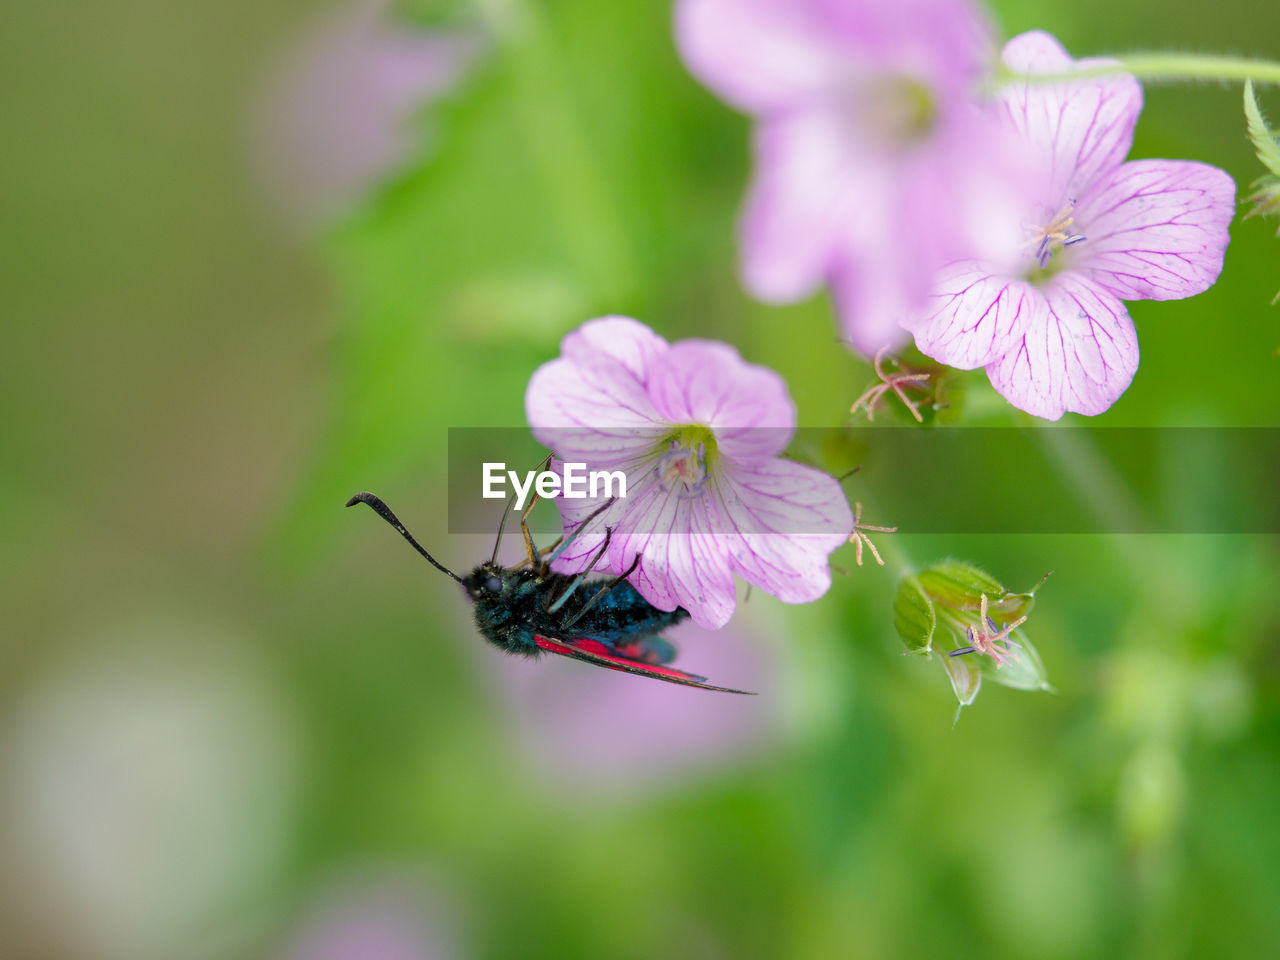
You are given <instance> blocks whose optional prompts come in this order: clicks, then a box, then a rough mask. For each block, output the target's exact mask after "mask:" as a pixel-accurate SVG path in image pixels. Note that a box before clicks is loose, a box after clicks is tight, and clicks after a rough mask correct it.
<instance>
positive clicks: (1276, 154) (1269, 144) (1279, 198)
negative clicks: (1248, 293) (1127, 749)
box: [1244, 80, 1280, 306]
mask: <svg viewBox="0 0 1280 960" xmlns="http://www.w3.org/2000/svg"><path fill="white" fill-rule="evenodd" d="M1244 118H1245V126H1246V128H1247V129H1248V132H1249V140H1250V142H1252V143H1253V149H1254V152H1256V153H1257V155H1258V159H1259V160H1260V161H1261V162H1262V165H1263V166H1264V167H1266V168H1267V170H1268V171H1270V172H1269V173H1266V174H1264V175H1263V176H1261V177H1259V178H1258V179H1257V180H1255V181H1254V182H1253V184H1252V188H1253V192H1252V193H1251V194H1249V196H1247V197H1245V198H1244V199H1245V203H1250V204H1252V205H1253V208H1252V209H1251V210H1250V211H1249V212H1248V213H1246V214H1245V218H1246V219H1247V218H1249V217H1267V216H1274V215H1276V214H1280V131H1276V130H1272V129H1270V128H1268V127H1267V120H1266V117H1264V116H1263V115H1262V108H1261V107H1259V106H1258V98H1257V97H1256V96H1254V93H1253V82H1252V81H1250V80H1246V81H1245V84H1244ZM1276 236H1280V230H1277V231H1276ZM1278 301H1280V292H1277V293H1276V295H1275V296H1274V297H1273V298H1272V299H1271V303H1272V305H1273V306H1274V305H1275V304H1276V303H1277V302H1278Z"/></svg>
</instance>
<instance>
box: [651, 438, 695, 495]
mask: <svg viewBox="0 0 1280 960" xmlns="http://www.w3.org/2000/svg"><path fill="white" fill-rule="evenodd" d="M653 473H654V476H656V477H657V478H658V481H659V482H660V483H661V484H662V486H663V487H664V488H665V489H667V490H675V491H676V495H677V496H679V497H682V498H684V497H696V496H697V495H698V494H700V493H702V488H703V487H705V486H706V485H707V448H706V445H705V444H703V443H699V444H698V446H697V447H696V448H693V447H686V446H681V444H680V441H679V440H672V441H671V448H670V449H669V450H668V451H667V452H666V453H664V454H663V455H662V456H661V457H660V458H659V459H658V464H657V466H656V467H654V468H653Z"/></svg>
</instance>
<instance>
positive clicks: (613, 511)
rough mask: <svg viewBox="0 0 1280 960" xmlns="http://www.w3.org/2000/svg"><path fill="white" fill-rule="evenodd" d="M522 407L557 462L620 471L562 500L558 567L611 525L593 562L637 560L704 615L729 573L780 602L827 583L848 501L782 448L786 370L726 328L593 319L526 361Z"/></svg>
mask: <svg viewBox="0 0 1280 960" xmlns="http://www.w3.org/2000/svg"><path fill="white" fill-rule="evenodd" d="M525 409H526V412H527V414H528V418H529V423H530V425H531V426H532V427H533V433H534V436H535V437H537V438H538V441H539V442H540V443H543V444H544V445H546V446H547V447H549V448H550V449H551V450H553V451H554V452H555V454H556V455H557V456H558V457H559V458H560V460H561V461H562V462H563V461H569V462H574V463H584V464H586V467H587V469H588V470H592V471H594V470H609V471H616V470H621V471H623V472H624V473H626V475H627V486H626V490H627V495H626V497H625V498H619V499H617V500H616V501H614V502H613V503H612V504H608V501H607V500H606V499H605V498H604V496H601V497H599V498H598V499H591V498H584V499H565V498H561V499H559V500H558V501H557V504H558V506H559V508H560V513H561V517H562V519H563V521H564V527H565V535H566V537H568V536H569V535H570V534H573V537H572V540H571V541H570V543H569V545H568V547H567V548H566V549H565V550H564V551H563V552H562V553H561V554H560V556H559V557H558V558H557V559H556V560H555V562H554V563H553V565H552V566H553V569H555V570H556V571H558V572H560V573H578V572H581V571H584V570H586V569H588V568H589V567H590V566H591V564H592V562H593V560H595V559H596V555H597V554H598V553H599V551H600V549H601V548H602V546H603V544H604V540H605V538H606V532H607V531H612V532H611V534H609V535H608V536H609V543H608V549H607V551H606V552H605V553H604V555H603V557H601V559H600V561H599V562H598V563H597V564H596V566H595V567H594V569H597V570H601V571H604V570H608V571H611V572H613V573H616V574H622V573H626V572H627V571H629V570H630V571H632V572H631V574H630V577H629V580H630V582H631V584H632V585H633V586H634V587H635V588H636V589H637V590H638V591H639V592H640V594H641V595H642V596H643V597H644V598H645V599H646V600H648V601H649V602H650V603H652V604H653V605H654V606H656V607H658V608H659V609H662V610H672V609H674V608H676V607H677V606H680V607H684V608H685V609H687V610H688V611H689V612H690V614H691V615H692V617H693V619H694V621H695V622H696V623H698V624H699V625H700V626H704V627H710V628H713V629H714V628H718V627H721V626H723V625H724V624H725V623H726V622H727V621H728V619H729V617H730V616H731V615H732V613H733V610H734V606H735V603H736V599H737V590H736V585H735V582H734V577H735V576H738V577H741V578H742V579H744V580H746V581H747V582H748V583H751V584H754V585H755V586H756V587H759V588H760V589H762V590H764V591H765V592H767V593H771V594H773V595H774V596H776V597H778V598H779V599H781V600H784V601H787V602H789V603H804V602H807V601H810V600H816V599H817V598H818V597H820V596H822V595H823V594H824V593H826V591H827V588H828V587H829V586H830V585H831V572H830V570H829V568H828V566H827V556H828V555H829V554H830V553H831V552H832V551H833V550H835V549H836V548H837V547H839V546H840V545H841V544H842V543H844V542H845V540H846V539H847V538H848V536H849V533H850V531H851V530H852V529H853V517H852V515H851V514H850V512H849V504H848V501H847V500H846V499H845V497H844V494H843V493H842V491H841V489H840V485H839V483H838V482H837V481H836V480H835V479H834V478H833V477H831V476H830V475H828V474H826V473H823V472H822V471H821V470H817V469H815V468H813V467H808V466H805V465H803V464H799V463H795V462H793V461H790V460H785V459H782V458H781V457H780V454H781V453H782V452H783V450H784V449H785V448H786V446H787V444H788V443H789V442H790V441H791V436H792V433H793V432H794V430H795V420H796V413H795V406H794V405H793V404H792V402H791V397H790V395H789V394H788V392H787V387H786V384H785V383H784V382H783V380H782V378H781V377H779V376H778V375H777V374H776V373H774V372H773V371H772V370H769V369H767V368H765V367H760V366H754V365H752V364H748V363H746V362H745V361H744V360H743V359H742V357H740V356H739V355H738V353H737V351H736V350H734V349H733V348H732V347H730V346H728V345H727V344H723V343H717V342H713V341H707V340H682V341H679V342H677V343H667V341H665V340H663V339H662V338H661V337H659V336H658V335H657V334H655V333H654V332H653V331H652V330H650V329H649V328H648V327H646V326H644V324H642V323H639V322H637V321H635V320H631V319H628V318H626V317H603V318H600V319H596V320H592V321H589V322H587V323H585V324H583V326H581V327H580V328H579V329H578V330H576V331H574V332H573V333H571V334H569V335H568V336H567V337H565V339H564V341H563V343H562V344H561V356H560V358H559V359H557V360H553V361H551V362H550V363H546V364H543V365H542V366H541V367H540V368H538V370H537V371H535V373H534V375H533V378H532V379H531V380H530V382H529V388H528V391H527V393H526V395H525ZM607 504H608V505H607ZM601 507H604V508H605V509H604V510H603V512H600V513H598V514H597V513H596V511H597V509H598V508H601ZM584 521H589V523H588V526H587V527H585V528H584V529H583V530H581V531H579V530H578V529H577V528H578V527H579V526H580V525H581V524H583V523H584ZM633 564H634V569H632V568H633Z"/></svg>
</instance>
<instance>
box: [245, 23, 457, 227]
mask: <svg viewBox="0 0 1280 960" xmlns="http://www.w3.org/2000/svg"><path fill="white" fill-rule="evenodd" d="M480 47H481V39H480V37H479V36H477V35H474V34H470V33H464V32H461V31H455V32H452V33H447V32H430V31H425V30H419V31H415V30H413V29H411V28H410V27H409V26H407V25H404V24H401V23H398V22H397V21H396V20H395V17H394V15H393V11H392V10H391V2H390V0H347V2H344V3H342V4H340V5H338V6H337V7H336V8H334V9H333V10H332V11H329V12H328V13H327V14H326V15H325V16H323V17H322V18H321V19H320V20H319V21H318V22H317V23H315V24H314V25H312V26H311V27H310V28H309V29H308V30H307V31H305V32H304V33H303V35H302V36H300V37H299V38H298V39H297V41H296V43H295V47H294V49H293V50H292V51H290V52H289V54H288V55H287V56H286V57H285V58H284V60H283V62H282V63H281V65H280V67H279V68H278V69H277V71H276V73H275V76H274V77H272V78H271V80H270V82H269V83H268V84H267V87H266V89H265V91H264V94H263V97H262V100H261V102H260V103H259V105H258V110H257V115H256V116H255V117H254V126H255V129H254V141H255V144H254V146H255V151H256V156H255V161H256V166H257V168H258V175H259V178H260V179H261V181H262V185H263V188H264V190H266V191H267V192H268V193H269V194H270V196H271V199H272V201H273V203H274V204H275V205H277V206H279V207H281V208H282V209H284V210H285V212H286V213H288V214H290V215H292V216H295V217H301V218H302V219H303V220H304V221H309V222H314V221H315V220H316V219H323V218H324V217H325V216H328V215H331V214H334V213H335V212H340V211H341V210H342V208H343V207H344V206H347V205H349V204H351V203H352V202H354V201H355V200H357V199H359V197H360V195H361V194H362V193H363V192H364V191H365V190H367V189H368V188H369V187H370V186H371V185H372V184H374V183H375V182H376V181H377V180H378V179H379V178H380V177H383V176H385V175H386V174H388V173H389V172H391V171H392V170H394V168H395V167H396V166H397V164H400V163H402V162H404V160H405V159H406V158H407V157H408V155H409V153H410V152H411V151H412V149H413V147H414V146H415V145H416V139H415V137H414V136H413V135H412V134H411V132H410V130H409V129H408V127H409V121H410V120H411V118H412V116H413V113H414V111H415V110H417V109H419V108H420V107H421V106H422V105H423V104H424V103H426V102H427V101H429V100H431V99H432V98H434V97H438V96H441V95H442V94H444V93H445V92H446V91H448V90H449V89H451V88H452V87H454V86H455V85H456V84H457V83H458V82H459V80H460V78H461V77H462V75H463V74H464V72H465V71H466V69H467V67H468V66H469V65H470V64H471V62H472V61H473V60H474V59H475V56H476V53H477V51H478V50H479V49H480Z"/></svg>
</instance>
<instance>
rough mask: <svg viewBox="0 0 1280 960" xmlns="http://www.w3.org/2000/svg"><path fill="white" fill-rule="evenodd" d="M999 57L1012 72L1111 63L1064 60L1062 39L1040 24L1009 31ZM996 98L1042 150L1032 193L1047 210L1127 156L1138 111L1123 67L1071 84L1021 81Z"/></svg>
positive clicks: (1138, 93) (1134, 85)
mask: <svg viewBox="0 0 1280 960" xmlns="http://www.w3.org/2000/svg"><path fill="white" fill-rule="evenodd" d="M1003 58H1004V62H1005V64H1006V65H1007V66H1009V67H1010V68H1011V69H1013V70H1016V71H1018V72H1020V73H1065V72H1068V71H1071V70H1080V69H1087V68H1089V67H1096V66H1103V65H1106V64H1113V63H1115V61H1114V60H1107V59H1101V58H1094V59H1086V60H1072V59H1071V57H1070V56H1069V55H1068V54H1067V52H1066V50H1064V49H1063V47H1062V44H1060V43H1058V41H1057V40H1056V39H1054V38H1053V37H1052V36H1050V35H1049V34H1047V33H1045V32H1044V31H1042V30H1032V31H1030V32H1029V33H1023V34H1020V35H1019V36H1016V37H1014V38H1013V39H1012V40H1010V41H1009V42H1008V43H1007V44H1005V48H1004V56H1003ZM1000 99H1001V101H1002V102H1003V104H1004V107H1005V109H1006V111H1007V113H1008V115H1009V118H1010V120H1011V121H1012V122H1013V124H1014V127H1015V128H1016V129H1017V130H1018V131H1019V132H1020V133H1021V134H1023V136H1024V137H1025V139H1026V140H1027V142H1028V143H1030V144H1032V145H1035V146H1038V147H1040V148H1041V149H1042V150H1043V151H1044V157H1043V164H1044V169H1045V171H1046V181H1047V182H1046V183H1045V184H1044V186H1043V187H1042V188H1041V190H1039V191H1038V192H1037V196H1038V197H1039V198H1040V199H1042V200H1044V201H1047V202H1049V203H1050V204H1051V205H1052V206H1053V209H1050V210H1048V211H1047V212H1045V213H1044V214H1043V215H1048V216H1052V215H1053V214H1054V213H1056V212H1057V208H1058V207H1060V206H1061V205H1062V204H1064V203H1066V202H1068V201H1070V200H1074V199H1076V198H1077V197H1079V196H1080V194H1081V193H1083V192H1084V190H1085V189H1086V188H1087V187H1088V186H1089V185H1090V184H1091V183H1093V181H1095V180H1096V179H1097V178H1098V177H1099V176H1101V175H1103V174H1105V173H1107V172H1108V171H1110V170H1111V169H1112V168H1113V167H1116V166H1119V165H1120V163H1121V162H1122V161H1123V160H1124V158H1125V157H1126V156H1128V154H1129V148H1130V147H1131V146H1132V145H1133V128H1134V126H1135V125H1136V124H1137V122H1138V114H1139V113H1140V112H1141V111H1142V85H1141V84H1139V83H1138V81H1137V79H1135V78H1134V77H1132V76H1130V75H1129V74H1121V75H1119V76H1113V77H1095V78H1090V79H1088V80H1081V81H1077V82H1075V83H1057V84H1028V83H1024V84H1021V85H1013V86H1009V87H1007V88H1006V89H1005V90H1004V92H1003V93H1002V94H1001V97H1000ZM1040 215H1042V212H1040V211H1037V212H1036V216H1040Z"/></svg>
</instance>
